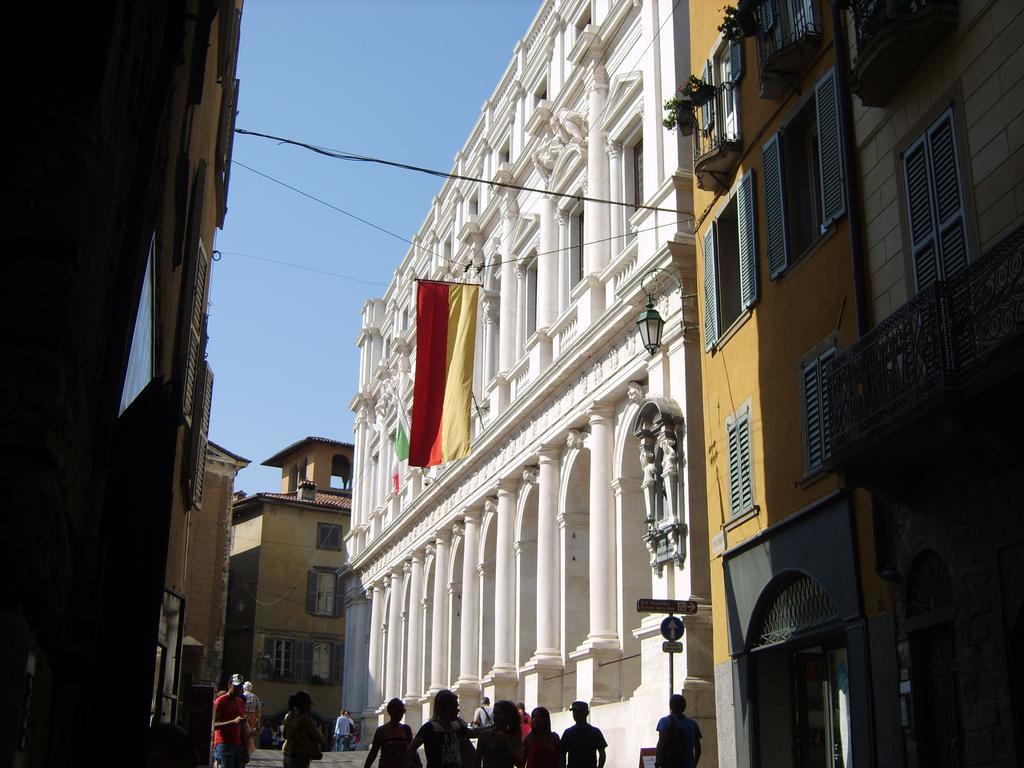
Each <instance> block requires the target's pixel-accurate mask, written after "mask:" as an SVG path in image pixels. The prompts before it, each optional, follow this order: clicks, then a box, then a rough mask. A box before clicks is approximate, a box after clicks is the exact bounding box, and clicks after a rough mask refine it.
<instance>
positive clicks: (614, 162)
mask: <svg viewBox="0 0 1024 768" xmlns="http://www.w3.org/2000/svg"><path fill="white" fill-rule="evenodd" d="M608 165H609V166H610V170H611V186H610V190H609V191H610V193H611V197H609V198H608V199H609V200H617V201H620V202H621V201H622V199H623V194H622V191H623V190H622V145H621V144H619V143H617V142H612V141H610V142H608ZM606 207H607V208H609V209H610V210H609V216H610V218H611V222H610V224H611V226H610V230H609V231H610V234H609V237H611V238H612V241H611V245H612V248H611V254H610V256H611V257H614V256H615V254H617V253H618V252H619V251H621V250H622V248H623V246H624V245H625V244H626V238H625V234H626V227H624V226H623V223H622V222H623V221H625V220H626V219H627V218H628V217H627V215H626V213H625V211H626V210H627V209H625V208H623V207H622V206H620V205H614V206H612V205H609V206H606Z"/></svg>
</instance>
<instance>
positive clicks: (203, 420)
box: [190, 323, 213, 509]
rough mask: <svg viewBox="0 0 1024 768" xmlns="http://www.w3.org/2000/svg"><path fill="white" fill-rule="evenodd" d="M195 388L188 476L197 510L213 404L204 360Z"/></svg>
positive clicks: (200, 500) (201, 497) (211, 380)
mask: <svg viewBox="0 0 1024 768" xmlns="http://www.w3.org/2000/svg"><path fill="white" fill-rule="evenodd" d="M204 329H205V323H204ZM204 335H205V330H204ZM196 386H197V387H198V388H199V389H200V391H201V392H202V397H201V398H196V400H195V406H196V409H197V410H196V413H195V415H194V416H193V417H192V427H191V430H192V432H191V445H192V450H191V460H190V464H191V467H190V469H191V472H190V475H191V482H192V508H193V509H199V508H200V507H201V506H202V503H203V483H204V480H205V479H206V450H207V447H208V446H209V444H210V438H209V435H210V406H211V405H212V403H213V370H212V369H211V368H210V365H209V363H207V362H206V361H205V360H203V361H201V362H200V366H199V371H198V375H197V378H196Z"/></svg>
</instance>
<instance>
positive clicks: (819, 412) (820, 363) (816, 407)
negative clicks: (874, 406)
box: [803, 349, 836, 469]
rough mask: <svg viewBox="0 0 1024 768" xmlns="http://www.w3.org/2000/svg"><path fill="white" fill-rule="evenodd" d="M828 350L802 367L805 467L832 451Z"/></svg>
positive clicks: (832, 354)
mask: <svg viewBox="0 0 1024 768" xmlns="http://www.w3.org/2000/svg"><path fill="white" fill-rule="evenodd" d="M835 353H836V351H835V349H829V350H828V351H826V352H824V353H823V354H822V355H820V356H819V357H817V358H816V359H815V360H813V361H812V362H810V363H808V364H807V367H806V368H804V372H803V379H804V420H805V422H806V425H807V468H808V469H817V468H819V467H821V466H822V465H823V464H824V463H825V459H827V458H828V457H829V456H830V455H831V453H832V428H831V418H830V416H829V410H828V409H829V396H828V381H827V379H826V378H825V365H826V364H827V363H828V362H829V361H830V360H831V359H832V358H833V357H835Z"/></svg>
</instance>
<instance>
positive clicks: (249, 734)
mask: <svg viewBox="0 0 1024 768" xmlns="http://www.w3.org/2000/svg"><path fill="white" fill-rule="evenodd" d="M242 696H243V697H244V698H245V731H246V733H245V735H246V751H247V752H248V753H249V754H250V755H251V754H252V753H253V752H255V751H256V735H257V734H258V733H259V732H260V722H261V721H262V720H263V702H262V701H260V697H259V696H257V695H256V694H255V693H253V691H252V682H251V681H249V680H246V681H245V683H243V684H242Z"/></svg>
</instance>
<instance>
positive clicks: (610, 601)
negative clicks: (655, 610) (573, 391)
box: [587, 404, 618, 647]
mask: <svg viewBox="0 0 1024 768" xmlns="http://www.w3.org/2000/svg"><path fill="white" fill-rule="evenodd" d="M589 415H590V438H589V440H588V446H589V448H590V564H589V565H590V634H589V635H588V637H587V642H588V643H589V644H590V645H593V646H595V647H597V646H609V645H614V646H617V645H618V632H617V631H616V625H617V610H616V607H617V603H618V600H617V585H616V579H615V567H614V565H615V562H616V559H615V556H616V540H617V537H616V531H615V508H614V506H613V504H612V502H611V463H612V436H613V432H614V428H615V425H614V423H613V418H612V409H611V406H608V405H604V404H596V405H595V406H594V407H592V408H591V410H590V414H589Z"/></svg>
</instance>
